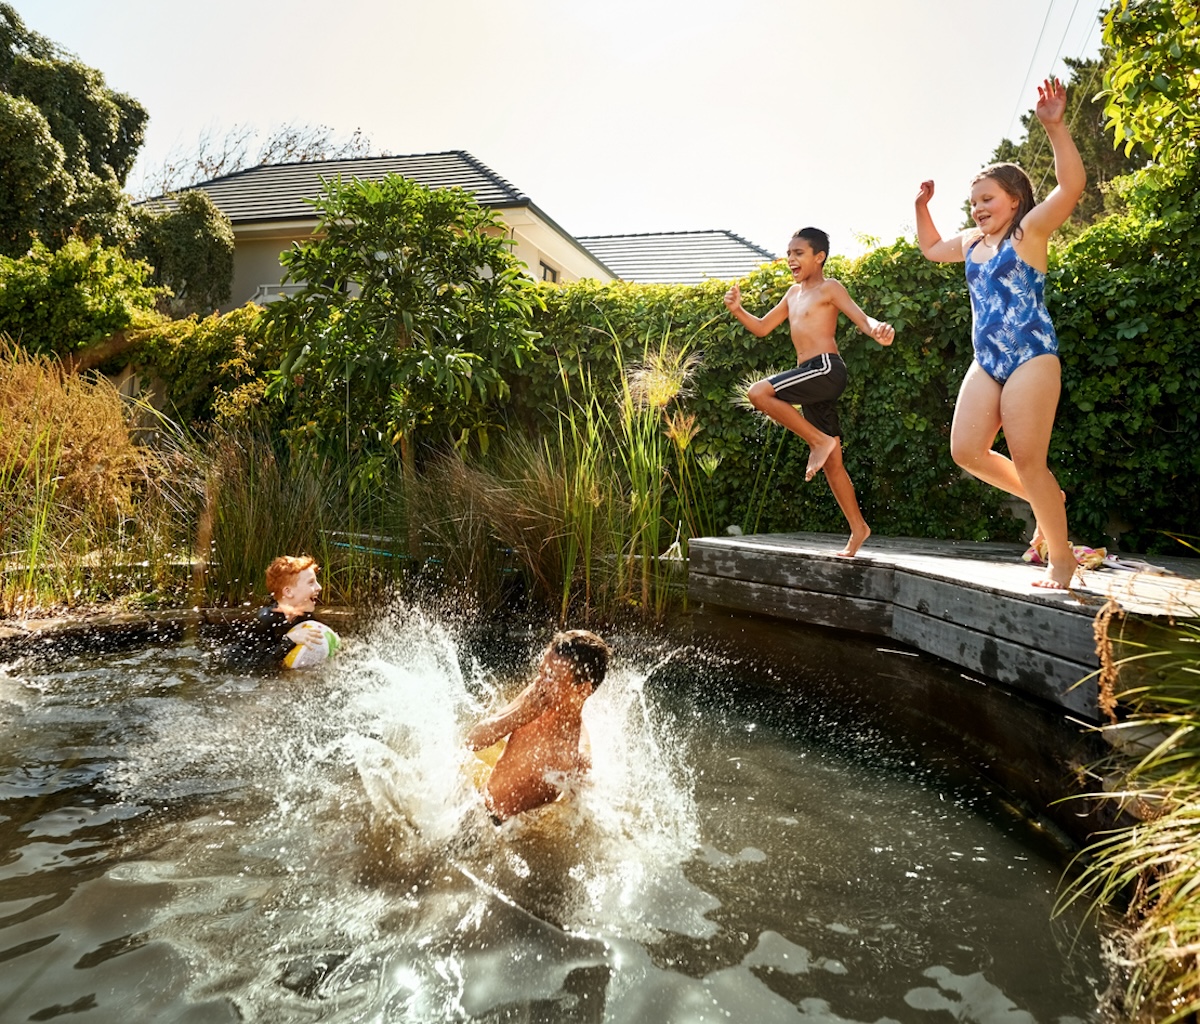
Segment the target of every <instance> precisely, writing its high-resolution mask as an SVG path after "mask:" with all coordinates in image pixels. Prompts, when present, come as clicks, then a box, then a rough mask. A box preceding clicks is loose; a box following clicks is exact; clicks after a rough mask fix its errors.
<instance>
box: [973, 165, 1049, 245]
mask: <svg viewBox="0 0 1200 1024" xmlns="http://www.w3.org/2000/svg"><path fill="white" fill-rule="evenodd" d="M984 178H991V179H992V181H994V182H995V183H996V184H997V185H999V186H1000V187H1001V188H1002V189H1003V190H1004V191H1005V192H1007V193H1008V194H1009V195H1010V196H1012V197H1013V198H1014V199H1015V200H1016V201H1017V210H1016V212H1015V213H1014V214H1013V219H1012V223H1011V224H1009V226H1008V233H1007V234H1006V235H1005V236H1004V237H1005V238H1009V237H1010V236H1011V237H1012V238H1016V239H1017V240H1018V241H1019V240H1020V238H1021V235H1020V231H1021V219H1022V218H1023V217H1024V216H1025V214H1027V213H1028V212H1029V211H1030V210H1032V209H1033V208H1034V207H1035V206H1036V205H1037V201H1036V200H1035V199H1034V197H1033V182H1032V181H1030V180H1029V175H1028V174H1026V173H1025V171H1024V170H1023V169H1022V168H1021V167H1019V166H1018V165H1017V164H1012V163H999V164H992V165H991V166H990V167H985V168H984V169H983V170H982V171H980V172H979V173H978V174H977V175H975V177H973V178H972V179H971V185H972V187H974V186H975V185H978V184H979V183H980V182H981V181H983V179H984Z"/></svg>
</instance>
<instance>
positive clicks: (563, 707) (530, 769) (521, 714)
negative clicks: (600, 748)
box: [467, 629, 609, 824]
mask: <svg viewBox="0 0 1200 1024" xmlns="http://www.w3.org/2000/svg"><path fill="white" fill-rule="evenodd" d="M608 658H609V649H608V645H607V644H606V643H605V642H604V641H603V640H601V639H600V637H598V636H597V635H596V634H595V633H592V632H589V631H588V630H586V629H573V630H570V631H569V632H566V633H557V634H555V636H554V639H553V640H551V641H550V643H549V645H548V646H547V647H546V649H545V651H544V652H543V653H542V660H541V664H540V666H539V668H538V675H537V678H536V679H535V680H534V681H533V682H532V683H530V684H529V686H527V687H526V688H525V689H524V690H523V691H522V692H521V694H520V695H519V696H518V697H517V698H516V700H514V701H513V702H512V703H510V704H509V705H507V706H506V707H504V708H503V709H501V710H500V711H499V712H497V713H496V714H495V715H492V716H491V717H489V718H485V719H484V720H483V721H482V722H480V723H479V724H478V725H476V726H475V728H473V729H472V730H471V731H470V732H469V733H467V746H468V747H469V748H470V749H471V750H483V749H484V748H486V747H490V746H491V745H492V744H494V743H496V742H497V741H498V740H500V739H502V738H504V737H505V736H507V737H508V742H507V744H505V747H504V752H503V753H502V754H501V755H500V759H499V760H498V761H497V762H496V766H495V768H493V769H492V774H491V776H490V777H489V778H488V781H487V785H486V787H485V790H484V798H485V800H486V801H487V805H488V810H490V811H491V813H492V818H493V820H494V821H496V823H497V824H499V823H500V822H502V821H504V820H506V819H507V818H511V817H512V816H513V815H514V814H520V813H521V812H522V811H528V810H531V809H533V808H534V807H540V806H541V805H542V804H547V803H550V802H552V801H554V800H556V799H558V796H559V794H560V793H561V791H562V790H561V784H562V782H564V781H565V780H566V778H567V777H569V776H572V775H579V774H581V773H583V772H586V771H587V770H588V769H589V768H591V760H592V759H591V748H590V745H589V743H588V737H587V729H586V728H584V725H583V717H582V711H583V705H584V702H585V701H586V700H587V699H588V698H589V697H590V696H591V695H592V693H593V692H594V691H595V689H596V687H597V686H599V685H600V684H601V682H603V681H604V676H605V673H606V672H607V671H608Z"/></svg>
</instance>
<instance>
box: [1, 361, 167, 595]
mask: <svg viewBox="0 0 1200 1024" xmlns="http://www.w3.org/2000/svg"><path fill="white" fill-rule="evenodd" d="M128 411H129V410H128V407H127V404H126V403H125V401H124V400H123V399H122V398H121V396H120V394H119V393H118V392H117V390H116V388H114V387H113V386H112V384H110V383H109V382H108V381H107V380H106V379H104V378H103V377H91V376H79V375H75V374H71V373H68V372H66V371H64V370H63V368H62V367H61V366H60V365H59V364H58V362H57V361H55V360H53V359H50V358H48V357H44V356H34V355H29V354H27V353H25V352H22V351H21V350H20V349H18V348H16V347H15V346H13V345H11V344H8V343H4V344H2V345H0V614H6V615H8V614H28V613H30V612H33V611H35V610H36V609H38V608H39V607H42V606H45V605H51V604H58V605H61V604H73V603H76V602H77V601H79V600H82V599H86V598H88V597H90V596H93V593H94V591H95V590H97V589H104V587H105V584H104V582H103V577H104V576H105V575H106V574H107V573H108V572H109V571H110V570H111V568H112V565H113V563H114V562H116V561H128V558H127V556H125V555H124V554H123V552H122V548H123V547H124V546H125V545H127V544H131V543H134V541H133V535H134V534H135V533H136V530H135V527H134V524H133V522H132V518H131V517H132V511H133V507H134V496H135V494H134V492H135V488H136V487H137V485H138V484H139V482H140V481H141V480H143V479H144V477H145V469H146V459H145V458H144V453H143V452H142V451H141V450H140V449H139V447H138V446H137V445H136V444H135V443H134V441H133V439H132V437H131V435H130V429H129V424H128Z"/></svg>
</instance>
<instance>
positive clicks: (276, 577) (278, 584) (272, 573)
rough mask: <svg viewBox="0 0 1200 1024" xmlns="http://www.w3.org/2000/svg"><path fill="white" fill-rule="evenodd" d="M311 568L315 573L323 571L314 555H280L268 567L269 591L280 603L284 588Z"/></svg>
mask: <svg viewBox="0 0 1200 1024" xmlns="http://www.w3.org/2000/svg"><path fill="white" fill-rule="evenodd" d="M310 566H311V567H312V569H313V571H314V572H320V570H321V567H320V566H319V565H317V560H316V559H315V558H313V556H312V555H280V556H279V557H278V558H277V559H275V561H273V562H272V563H271V564H270V565H268V566H267V591H268V592H269V593H270V595H271V596H272V597H273V598H275V600H276V601H278V600H279V599H280V598H281V597H282V596H283V588H284V587H286V586H288V585H289V584H290V583H291V582H292V580H294V579H295V578H296V577H297V576H299V575H300V574H301V573H302V572H304V570H305V569H307V568H309V567H310Z"/></svg>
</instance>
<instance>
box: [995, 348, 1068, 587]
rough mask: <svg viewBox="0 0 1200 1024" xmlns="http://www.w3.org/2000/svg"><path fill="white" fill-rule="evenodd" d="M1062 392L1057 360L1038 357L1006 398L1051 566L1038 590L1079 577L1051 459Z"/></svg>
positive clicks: (1004, 416) (1024, 482)
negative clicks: (1051, 444)
mask: <svg viewBox="0 0 1200 1024" xmlns="http://www.w3.org/2000/svg"><path fill="white" fill-rule="evenodd" d="M1061 390H1062V366H1061V364H1060V363H1059V361H1058V357H1057V356H1050V355H1045V356H1037V357H1036V358H1034V359H1031V360H1029V362H1027V363H1024V364H1022V365H1021V366H1019V367H1018V368H1017V369H1016V370H1014V371H1013V374H1012V376H1011V377H1009V378H1008V380H1007V381H1006V382H1005V385H1004V388H1003V391H1002V393H1001V396H1000V418H1001V421H1002V422H1003V425H1004V437H1005V440H1006V441H1007V442H1008V450H1009V451H1010V452H1012V457H1013V458H1012V465H1013V467H1014V468H1015V470H1016V473H1017V476H1018V477H1019V479H1020V483H1021V487H1022V488H1023V490H1024V491H1025V495H1026V500H1027V501H1028V502H1029V504H1030V507H1032V509H1033V514H1034V516H1035V518H1036V519H1037V522H1038V525H1039V526H1040V528H1041V530H1042V533H1043V535H1044V536H1045V539H1046V549H1047V551H1048V553H1049V556H1050V564H1049V565H1048V566H1047V567H1046V575H1045V577H1044V578H1043V579H1041V580H1039V581H1038V582H1037V583H1036V584H1034V585H1035V586H1041V587H1050V588H1052V589H1058V590H1065V589H1066V588H1067V587H1068V586H1069V585H1070V583H1071V579H1072V577H1073V576H1074V575H1075V570H1076V562H1075V553H1074V551H1073V550H1072V549H1071V542H1070V540H1069V539H1068V538H1067V512H1066V506H1065V505H1064V504H1063V500H1062V490H1061V488H1060V487H1059V486H1058V481H1057V480H1055V479H1054V474H1053V473H1051V472H1050V467H1049V466H1048V465H1047V464H1046V456H1047V453H1048V452H1049V450H1050V433H1051V431H1052V430H1053V429H1054V414H1055V412H1056V411H1057V410H1058V397H1059V393H1060V392H1061Z"/></svg>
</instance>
